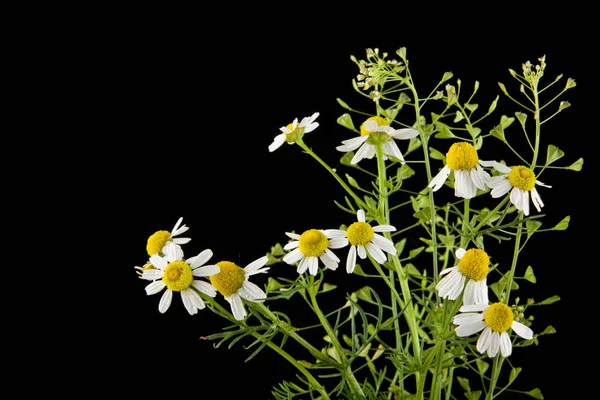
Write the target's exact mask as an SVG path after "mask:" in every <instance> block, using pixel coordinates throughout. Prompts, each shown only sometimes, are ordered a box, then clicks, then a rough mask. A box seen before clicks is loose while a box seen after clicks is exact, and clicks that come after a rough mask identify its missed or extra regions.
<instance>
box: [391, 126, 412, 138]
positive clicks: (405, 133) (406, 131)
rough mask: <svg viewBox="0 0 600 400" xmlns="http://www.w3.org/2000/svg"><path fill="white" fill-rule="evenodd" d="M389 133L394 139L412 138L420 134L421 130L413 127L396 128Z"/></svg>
mask: <svg viewBox="0 0 600 400" xmlns="http://www.w3.org/2000/svg"><path fill="white" fill-rule="evenodd" d="M389 135H390V136H391V137H393V138H394V139H412V138H414V137H417V136H419V131H418V130H416V129H413V128H402V129H394V130H393V131H392V132H390V133H389Z"/></svg>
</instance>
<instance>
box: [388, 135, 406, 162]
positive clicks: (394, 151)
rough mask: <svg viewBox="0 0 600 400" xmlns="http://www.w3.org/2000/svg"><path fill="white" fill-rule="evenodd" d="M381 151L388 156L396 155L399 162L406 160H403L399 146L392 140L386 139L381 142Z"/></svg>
mask: <svg viewBox="0 0 600 400" xmlns="http://www.w3.org/2000/svg"><path fill="white" fill-rule="evenodd" d="M383 153H384V154H386V155H388V156H390V157H396V158H397V159H398V160H400V163H401V164H405V163H406V161H404V156H403V155H402V152H401V151H400V148H399V147H398V145H397V144H396V142H395V141H393V140H390V141H387V142H385V143H384V144H383Z"/></svg>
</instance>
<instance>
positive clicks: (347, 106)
mask: <svg viewBox="0 0 600 400" xmlns="http://www.w3.org/2000/svg"><path fill="white" fill-rule="evenodd" d="M336 100H337V102H338V103H339V105H340V106H342V107H344V108H345V109H346V110H350V111H352V108H350V106H349V105H348V104H346V103H345V102H344V101H343V100H342V99H340V98H339V97H338V98H336Z"/></svg>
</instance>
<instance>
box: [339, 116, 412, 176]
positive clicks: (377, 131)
mask: <svg viewBox="0 0 600 400" xmlns="http://www.w3.org/2000/svg"><path fill="white" fill-rule="evenodd" d="M416 136H419V131H417V130H416V129H412V128H403V129H394V128H392V127H391V126H390V124H389V122H388V121H386V120H385V119H383V118H381V117H378V116H375V117H370V118H368V119H367V120H366V121H365V122H364V123H363V124H362V125H361V126H360V136H359V137H357V138H352V139H348V140H343V141H342V145H341V146H337V147H336V149H337V150H339V151H343V152H349V151H354V150H356V149H358V151H357V152H356V154H354V157H352V160H351V161H350V163H351V164H358V163H359V162H360V160H362V159H363V158H369V159H370V158H373V157H374V156H375V145H376V144H383V155H384V157H385V159H387V157H388V156H391V157H395V158H397V159H398V160H400V162H401V163H402V164H404V163H405V161H404V156H403V155H402V152H401V151H400V149H399V148H398V145H397V144H396V142H395V141H394V140H393V139H411V138H414V137H416Z"/></svg>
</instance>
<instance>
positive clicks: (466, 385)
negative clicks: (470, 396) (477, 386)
mask: <svg viewBox="0 0 600 400" xmlns="http://www.w3.org/2000/svg"><path fill="white" fill-rule="evenodd" d="M456 379H457V380H458V383H459V384H460V386H461V387H462V388H463V389H464V390H465V391H467V392H470V391H471V387H470V386H469V380H468V379H467V378H463V377H461V376H457V377H456Z"/></svg>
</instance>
